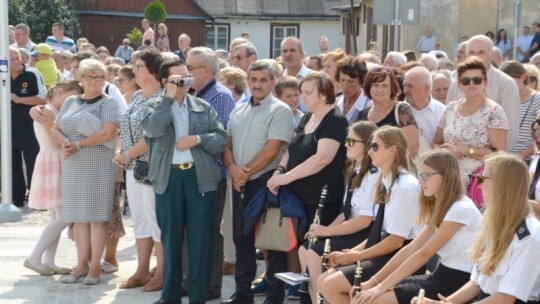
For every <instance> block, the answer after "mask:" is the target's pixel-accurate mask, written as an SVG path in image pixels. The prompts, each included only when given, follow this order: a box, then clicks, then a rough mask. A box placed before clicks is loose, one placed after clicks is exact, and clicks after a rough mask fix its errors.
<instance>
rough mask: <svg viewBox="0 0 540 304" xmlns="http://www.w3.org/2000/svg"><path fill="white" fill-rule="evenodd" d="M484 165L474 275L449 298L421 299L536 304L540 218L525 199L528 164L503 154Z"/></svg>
mask: <svg viewBox="0 0 540 304" xmlns="http://www.w3.org/2000/svg"><path fill="white" fill-rule="evenodd" d="M484 164H485V170H484V173H483V175H482V176H479V181H480V183H481V188H482V193H483V195H484V198H485V200H486V202H487V204H486V208H485V211H484V216H483V220H482V228H481V230H480V234H479V236H478V238H477V239H476V240H475V242H474V243H473V245H472V248H471V260H472V262H473V263H474V268H473V270H472V273H471V278H470V280H469V281H468V282H467V283H466V284H465V285H463V287H461V288H460V289H459V290H458V291H457V292H455V293H453V294H452V295H451V296H449V297H448V298H444V297H442V296H440V295H439V299H440V301H435V300H430V299H424V301H423V303H427V304H432V303H455V304H459V303H470V302H471V301H472V300H475V299H476V300H475V301H478V302H475V303H518V304H522V303H538V300H539V296H538V295H539V294H540V281H539V280H538V278H539V277H540V263H538V256H539V255H540V222H538V220H537V219H536V218H535V217H534V216H533V215H532V214H531V208H530V206H529V203H528V199H527V188H528V187H527V184H528V174H527V167H526V166H525V164H524V163H523V161H522V160H521V159H520V158H519V157H517V156H514V155H511V154H499V153H498V154H495V155H493V156H489V157H488V158H487V159H486V160H485V161H484Z"/></svg>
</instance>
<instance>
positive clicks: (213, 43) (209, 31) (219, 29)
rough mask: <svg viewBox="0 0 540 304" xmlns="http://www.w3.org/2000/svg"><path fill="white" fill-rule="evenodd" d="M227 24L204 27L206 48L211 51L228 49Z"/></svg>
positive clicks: (228, 26)
mask: <svg viewBox="0 0 540 304" xmlns="http://www.w3.org/2000/svg"><path fill="white" fill-rule="evenodd" d="M229 28H230V25H229V24H215V25H214V26H212V25H207V26H206V46H207V47H209V48H211V49H213V50H217V49H223V50H227V49H228V48H229Z"/></svg>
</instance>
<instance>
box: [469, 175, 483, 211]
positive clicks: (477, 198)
mask: <svg viewBox="0 0 540 304" xmlns="http://www.w3.org/2000/svg"><path fill="white" fill-rule="evenodd" d="M483 172H484V166H480V167H478V168H476V170H474V172H473V174H471V175H470V177H471V179H470V181H469V187H468V189H467V196H468V197H470V198H471V200H472V201H473V202H474V204H475V205H476V207H478V208H482V207H483V206H484V196H483V195H482V190H481V189H480V184H479V183H478V175H482V173H483Z"/></svg>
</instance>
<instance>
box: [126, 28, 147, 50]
mask: <svg viewBox="0 0 540 304" xmlns="http://www.w3.org/2000/svg"><path fill="white" fill-rule="evenodd" d="M142 37H143V32H141V30H140V29H138V28H136V27H134V28H133V29H132V30H131V32H129V33H127V38H128V40H129V43H130V44H131V45H132V46H134V47H138V46H139V45H141V41H142Z"/></svg>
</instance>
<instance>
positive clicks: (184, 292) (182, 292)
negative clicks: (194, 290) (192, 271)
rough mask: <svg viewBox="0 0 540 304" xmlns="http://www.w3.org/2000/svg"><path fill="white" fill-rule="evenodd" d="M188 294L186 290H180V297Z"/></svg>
mask: <svg viewBox="0 0 540 304" xmlns="http://www.w3.org/2000/svg"><path fill="white" fill-rule="evenodd" d="M188 295H189V294H188V292H187V290H185V289H182V291H181V292H180V297H182V298H183V297H187V296H188Z"/></svg>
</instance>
